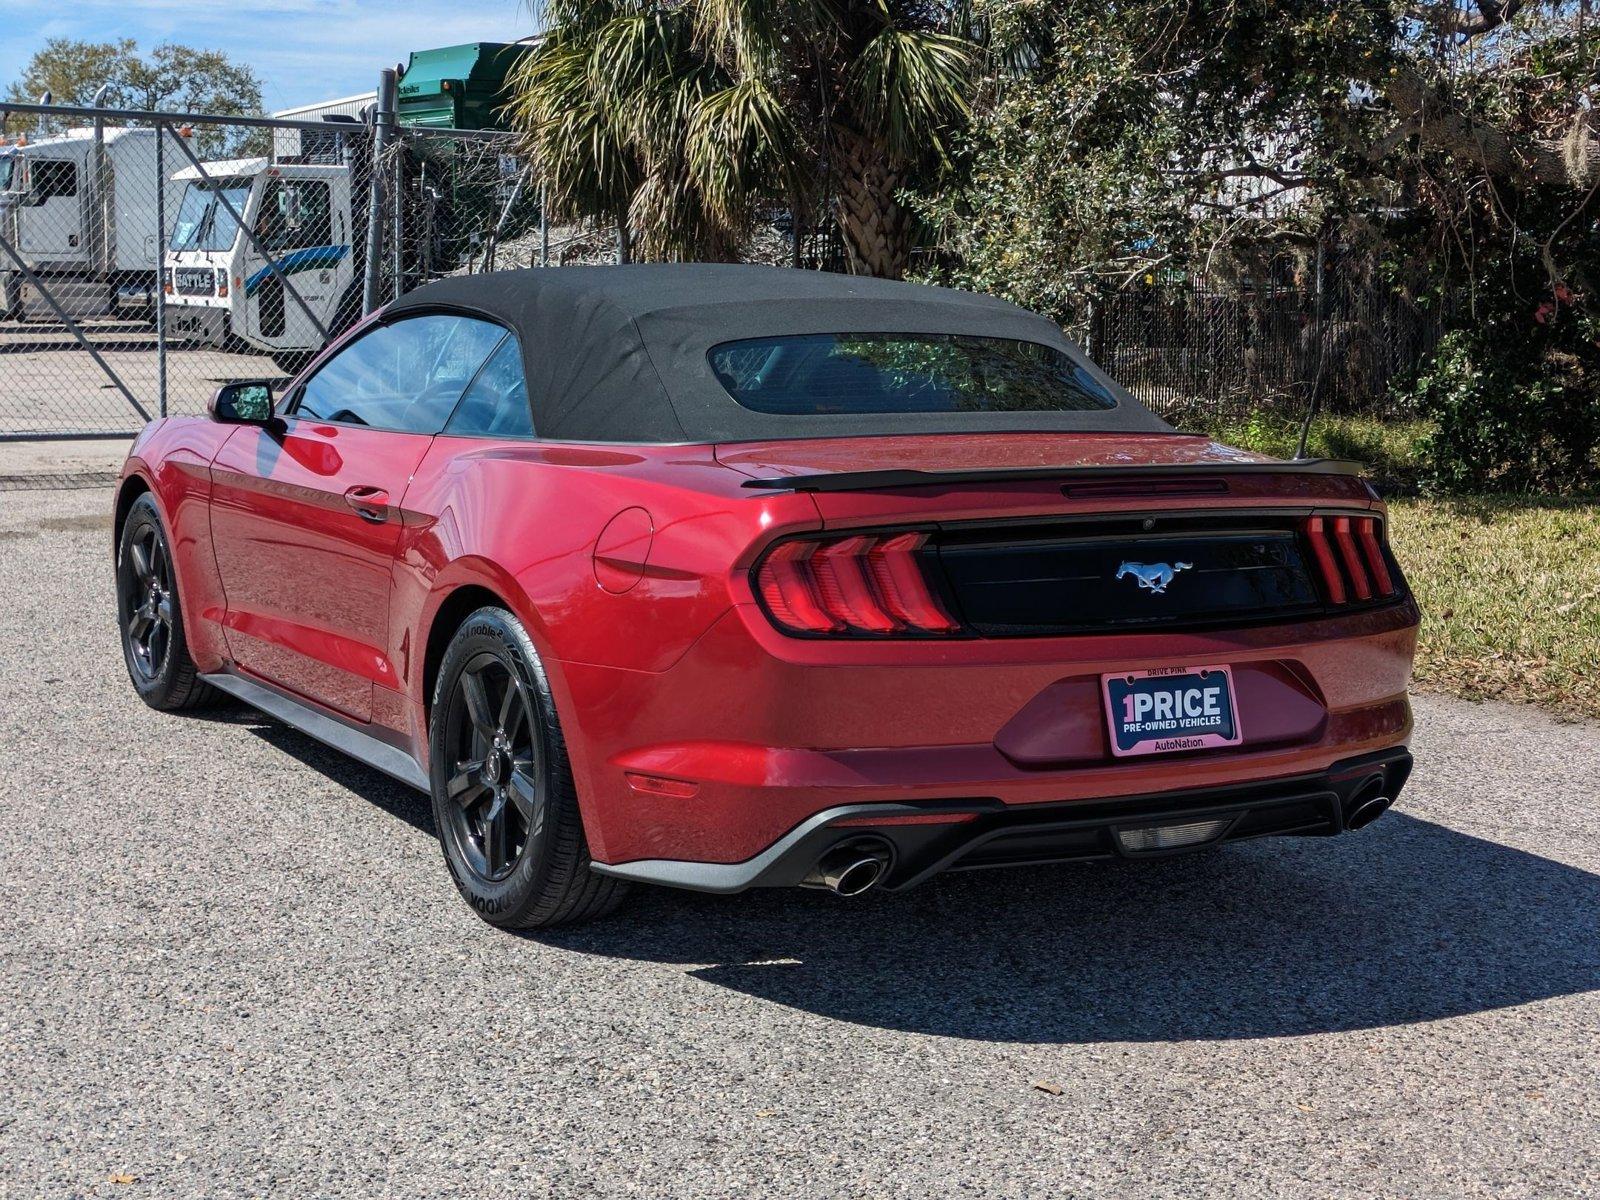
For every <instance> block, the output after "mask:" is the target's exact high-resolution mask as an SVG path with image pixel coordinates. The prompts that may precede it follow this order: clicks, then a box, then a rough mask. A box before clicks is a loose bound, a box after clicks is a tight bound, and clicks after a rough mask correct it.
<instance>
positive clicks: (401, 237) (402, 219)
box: [389, 132, 406, 300]
mask: <svg viewBox="0 0 1600 1200" xmlns="http://www.w3.org/2000/svg"><path fill="white" fill-rule="evenodd" d="M389 136H390V139H391V143H392V144H393V146H394V150H393V151H392V153H393V154H394V233H393V234H392V235H391V236H392V240H393V246H392V247H391V249H392V251H393V253H392V254H391V256H390V257H391V258H392V260H393V262H394V266H393V268H392V269H393V271H394V298H395V299H396V300H398V299H399V298H400V294H401V293H402V292H404V291H405V290H406V154H405V145H404V143H402V142H401V141H399V139H398V138H396V137H395V135H394V134H393V132H391V133H390V135H389Z"/></svg>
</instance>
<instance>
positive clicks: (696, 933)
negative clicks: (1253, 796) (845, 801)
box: [535, 814, 1600, 1043]
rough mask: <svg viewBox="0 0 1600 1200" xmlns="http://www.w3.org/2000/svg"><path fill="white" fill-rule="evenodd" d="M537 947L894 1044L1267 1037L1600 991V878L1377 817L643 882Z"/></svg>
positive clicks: (546, 935)
mask: <svg viewBox="0 0 1600 1200" xmlns="http://www.w3.org/2000/svg"><path fill="white" fill-rule="evenodd" d="M535 936H536V937H537V939H538V940H539V941H540V942H542V943H544V944H546V945H549V946H557V947H562V948H565V949H567V950H572V951H581V952H585V953H589V954H597V955H608V956H619V957H624V958H637V959H646V960H653V961H660V962H669V963H683V964H691V965H693V969H692V971H691V974H693V975H694V976H695V977H696V978H699V979H702V980H704V981H705V982H707V983H710V984H715V985H718V986H720V987H726V988H731V989H733V990H735V991H738V992H743V993H745V994H747V995H750V996H755V997H759V998H761V999H764V1000H768V1001H771V1002H773V1003H777V1004H783V1005H786V1006H788V1007H791V1008H795V1009H800V1010H803V1011H806V1012H811V1013H815V1014H817V1015H820V1016H826V1017H833V1018H836V1019H838V1020H841V1021H851V1022H855V1023H857V1024H862V1025H871V1026H877V1027H880V1028H885V1029H895V1030H904V1031H908V1032H916V1033H931V1034H939V1035H943V1036H946V1037H958V1038H977V1039H982V1040H985V1041H1018V1042H1063V1043H1072V1042H1104V1041H1171V1040H1187V1039H1227V1038H1257V1037H1281V1036H1289V1035H1296V1034H1310V1033H1326V1032H1330V1031H1338V1030H1352V1029H1364V1028H1371V1027H1375V1026H1384V1025H1396V1024H1404V1023H1408V1022H1416V1021H1429V1020H1436V1019H1439V1018H1442V1017H1452V1016H1459V1015H1463V1014H1467V1013H1475V1012H1482V1011H1485V1010H1488V1009H1496V1008H1504V1007H1507V1006H1510V1005H1516V1004H1524V1003H1527V1002H1529V1001H1533V1000H1540V999H1545V998H1548V997H1552V996H1561V995H1568V994H1572V993H1578V992H1585V991H1589V990H1593V989H1597V988H1600V876H1597V875H1594V874H1591V873H1589V872H1587V871H1582V870H1578V869H1575V868H1572V867H1568V866H1564V865H1562V864H1560V863H1557V862H1553V861H1551V860H1550V859H1547V858H1542V857H1540V856H1538V855H1535V854H1529V853H1526V852H1523V851H1521V850H1514V849H1511V848H1509V847H1506V846H1502V845H1499V844H1497V843H1494V842H1489V841H1484V840H1481V839H1479V838H1475V837H1470V836H1468V835H1465V834H1461V833H1457V832H1455V831H1453V830H1451V829H1447V828H1445V827H1444V826H1441V825H1436V824H1433V823H1431V822H1428V821H1423V820H1419V819H1416V818H1413V817H1408V816H1405V815H1403V814H1391V815H1390V816H1388V817H1385V818H1384V819H1383V820H1382V821H1380V822H1379V823H1378V824H1377V825H1376V826H1374V827H1373V828H1372V829H1371V830H1369V831H1366V832H1363V833H1361V834H1359V835H1352V836H1347V837H1343V838H1339V839H1335V840H1323V839H1306V840H1287V839H1280V840H1274V841H1263V842H1255V843H1249V844H1241V845H1237V846H1232V847H1228V848H1226V849H1223V850H1220V851H1216V852H1211V853H1203V854H1200V855H1195V856H1188V857H1182V858H1169V859H1164V860H1158V861H1153V862H1145V863H1113V864H1090V865H1075V866H1061V867H1054V868H1031V869H1017V870H1007V871H982V872H974V873H971V874H965V875H961V874H957V875H949V876H944V877H941V878H936V879H934V880H933V881H931V882H930V883H928V884H925V885H924V886H922V887H921V888H918V889H914V890H912V891H910V892H906V893H903V894H898V895H882V896H872V895H869V896H866V897H862V898H861V899H859V900H856V901H844V900H840V899H837V898H835V897H832V896H829V895H826V894H823V893H816V892H802V891H754V892H747V893H745V894H743V895H740V896H733V897H714V896H702V895H695V894H692V893H683V892H672V891H667V890H665V889H639V890H638V891H637V892H636V894H635V896H634V898H633V900H632V901H631V903H630V904H629V905H628V906H626V907H625V908H623V909H622V910H621V911H620V912H618V913H617V914H616V915H615V916H613V917H610V918H608V919H607V920H605V921H602V922H598V923H596V924H593V925H588V926H580V927H577V928H574V929H570V930H561V929H557V930H552V931H545V932H543V933H540V934H537V935H535ZM699 964H711V965H699Z"/></svg>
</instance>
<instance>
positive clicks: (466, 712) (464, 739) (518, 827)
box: [445, 652, 546, 883]
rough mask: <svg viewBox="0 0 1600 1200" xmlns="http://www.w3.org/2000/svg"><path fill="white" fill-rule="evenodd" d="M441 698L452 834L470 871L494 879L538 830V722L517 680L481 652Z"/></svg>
mask: <svg viewBox="0 0 1600 1200" xmlns="http://www.w3.org/2000/svg"><path fill="white" fill-rule="evenodd" d="M448 703H449V710H448V712H447V713H446V714H445V745H446V746H447V747H448V748H449V750H450V759H449V767H450V776H449V781H448V783H447V784H446V785H445V792H446V796H447V798H448V799H449V801H450V806H449V808H448V809H447V811H448V812H449V813H450V814H451V818H452V825H453V829H452V831H451V832H452V833H453V834H454V835H455V837H456V840H457V845H458V846H459V847H460V848H461V852H462V855H463V857H465V858H466V860H467V863H468V865H469V866H471V867H472V869H473V871H474V873H475V874H477V875H478V876H479V877H480V878H481V879H483V880H484V881H486V882H490V883H497V882H499V881H501V880H503V879H506V878H507V877H509V876H510V875H511V873H512V872H513V871H514V870H516V866H517V862H518V860H519V859H520V858H521V857H522V855H523V854H524V853H525V852H526V851H527V849H528V847H529V846H530V845H532V844H535V843H536V842H537V841H538V840H539V838H540V837H541V836H542V835H543V833H544V810H545V802H546V797H545V795H544V787H543V784H542V782H541V781H542V779H543V776H544V770H543V765H544V758H545V754H544V750H543V747H542V745H541V741H542V738H541V737H540V733H541V728H540V725H539V722H538V721H537V719H536V718H535V713H534V709H533V706H532V701H531V700H530V698H529V697H528V695H527V693H526V691H525V689H524V687H523V685H522V682H521V681H520V680H519V679H518V678H517V677H516V675H515V674H514V673H513V672H512V671H511V669H510V668H509V667H508V666H507V664H506V663H504V662H502V661H501V660H500V659H499V658H498V657H496V656H495V655H494V654H491V653H488V652H484V653H480V654H478V655H476V656H475V657H473V658H472V659H471V660H470V661H469V662H468V663H467V665H466V666H465V667H464V668H463V669H462V671H461V674H460V675H459V676H458V677H457V679H456V684H455V687H454V689H453V690H452V692H451V694H450V699H449V701H448Z"/></svg>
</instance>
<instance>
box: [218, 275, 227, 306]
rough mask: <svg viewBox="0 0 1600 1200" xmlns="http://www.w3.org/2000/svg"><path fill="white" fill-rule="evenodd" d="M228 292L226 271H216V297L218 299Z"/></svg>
mask: <svg viewBox="0 0 1600 1200" xmlns="http://www.w3.org/2000/svg"><path fill="white" fill-rule="evenodd" d="M227 294H228V273H227V272H226V271H218V272H217V297H218V298H219V299H220V298H222V297H224V296H226V295H227Z"/></svg>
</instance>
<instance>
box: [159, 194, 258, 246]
mask: <svg viewBox="0 0 1600 1200" xmlns="http://www.w3.org/2000/svg"><path fill="white" fill-rule="evenodd" d="M223 197H227V200H228V204H231V205H232V206H233V211H234V212H236V213H239V214H240V215H241V216H242V215H243V214H244V206H245V202H246V201H248V200H249V199H250V180H248V179H219V180H214V181H212V182H209V183H208V182H206V181H204V180H199V179H197V180H195V181H194V182H192V183H190V184H189V186H188V187H187V188H185V189H184V192H183V201H182V203H180V204H179V205H178V219H177V222H176V223H175V224H174V225H173V227H172V241H170V242H169V243H168V244H167V249H169V250H227V249H229V248H230V247H231V246H232V245H233V239H234V238H236V237H237V236H238V235H239V223H238V222H237V221H236V220H234V218H233V216H232V214H231V213H229V211H228V205H227V204H224V203H223V202H222V198H223Z"/></svg>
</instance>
